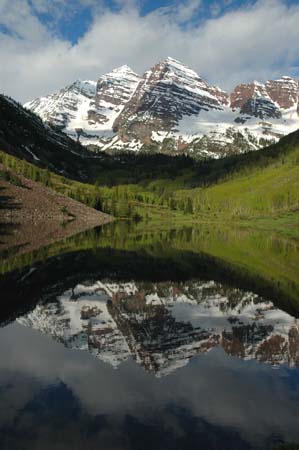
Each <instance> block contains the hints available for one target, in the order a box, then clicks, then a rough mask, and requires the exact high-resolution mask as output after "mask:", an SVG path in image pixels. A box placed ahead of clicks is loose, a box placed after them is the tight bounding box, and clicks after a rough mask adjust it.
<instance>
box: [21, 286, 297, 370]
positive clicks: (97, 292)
mask: <svg viewBox="0 0 299 450" xmlns="http://www.w3.org/2000/svg"><path fill="white" fill-rule="evenodd" d="M18 322H19V323H20V324H22V325H25V326H28V327H32V328H34V329H36V330H39V331H41V332H43V333H46V334H49V335H50V336H52V337H53V338H54V339H55V340H57V341H58V342H62V343H63V344H64V345H65V346H66V347H68V348H71V349H79V350H86V351H89V352H90V353H91V354H92V355H94V356H96V357H97V358H99V359H100V360H102V361H103V362H106V363H109V364H111V365H112V366H113V367H115V368H117V367H118V366H119V365H120V364H121V363H122V362H124V361H126V360H127V359H128V358H129V357H130V356H132V357H133V358H134V360H135V361H136V362H137V363H138V364H141V365H142V366H143V367H144V368H145V369H146V370H147V371H148V372H152V373H154V374H155V375H156V376H164V375H167V374H169V373H171V372H173V371H175V370H176V369H178V368H180V367H183V366H185V365H186V364H187V363H188V361H189V360H190V358H192V357H193V356H195V355H200V354H202V353H206V352H208V351H210V350H211V349H212V348H214V347H216V346H217V345H220V346H222V348H223V349H224V350H225V352H226V353H227V354H229V355H231V356H237V357H239V358H242V359H256V360H258V361H261V362H264V363H269V364H272V365H273V366H276V365H279V364H288V365H289V366H291V367H298V366H299V327H298V322H297V320H296V319H294V318H293V317H292V316H290V315H289V314H287V313H285V312H283V311H281V310H279V309H277V308H275V307H274V305H273V303H271V302H270V301H265V300H263V299H262V298H261V297H259V296H257V295H256V294H253V293H250V292H246V291H242V290H240V289H236V288H230V287H228V286H225V285H222V284H220V283H216V282H214V281H209V282H202V281H189V282H185V283H183V282H181V283H174V282H163V283H149V282H146V283H145V282H144V283H143V282H133V281H132V282H130V283H129V282H127V283H115V282H111V281H97V282H95V283H92V284H89V283H82V284H78V285H76V286H74V287H73V288H71V289H68V290H67V291H65V292H63V293H62V294H61V295H59V296H58V297H57V299H56V300H55V301H53V302H50V303H46V304H41V305H37V306H36V308H35V309H34V310H33V311H32V312H30V313H29V314H27V315H26V316H24V317H21V318H19V319H18Z"/></svg>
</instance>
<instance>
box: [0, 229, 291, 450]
mask: <svg viewBox="0 0 299 450" xmlns="http://www.w3.org/2000/svg"><path fill="white" fill-rule="evenodd" d="M6 256H7V255H6ZM0 292H1V294H0V295H1V310H0V355H1V357H0V443H1V444H0V448H1V450H26V449H30V450H35V449H36V450H37V449H41V448H42V449H43V450H48V449H49V450H50V449H51V450H53V449H55V450H56V449H57V450H58V449H59V450H62V449H74V450H77V449H80V450H81V449H88V450H93V449H97V450H99V449H103V450H112V449H113V450H116V449H117V450H120V449H124V450H131V449H132V450H143V449H144V450H147V449H148V450H152V449H155V450H158V449H163V450H168V449H169V450H170V449H173V450H176V449H180V450H183V449H186V450H189V449H190V450H191V449H192V450H196V449H202V450H212V449H213V450H243V449H244V450H247V449H248V450H249V449H251V450H272V449H275V448H279V447H280V446H281V445H282V444H284V443H297V444H298V443H299V414H298V411H299V321H298V319H297V318H298V316H299V243H298V242H294V241H290V240H288V239H286V238H281V237H277V236H275V235H271V233H270V234H269V233H263V232H260V231H252V230H248V229H245V228H242V229H232V228H231V227H225V226H223V227H221V228H217V227H212V226H209V227H208V226H198V227H193V228H192V227H181V228H180V229H170V228H167V227H164V228H161V227H158V226H157V227H154V228H151V227H148V230H146V226H144V225H142V224H137V225H133V224H128V223H125V222H124V223H112V224H109V225H106V226H104V227H102V228H99V229H95V230H91V231H89V232H85V233H81V234H80V235H77V236H74V237H72V238H69V239H67V240H65V241H61V242H59V243H56V244H53V245H51V246H49V247H47V248H44V249H41V250H40V251H36V252H33V253H30V254H23V255H19V256H18V255H17V254H16V255H14V254H13V252H12V254H11V255H10V257H9V258H6V259H5V260H4V259H2V261H1V276H0Z"/></svg>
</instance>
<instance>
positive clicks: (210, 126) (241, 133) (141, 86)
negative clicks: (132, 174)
mask: <svg viewBox="0 0 299 450" xmlns="http://www.w3.org/2000/svg"><path fill="white" fill-rule="evenodd" d="M25 106H26V107H27V108H29V109H32V110H33V111H34V112H36V113H37V114H39V115H40V116H41V118H42V119H43V120H44V121H46V122H51V123H53V124H55V125H58V126H59V127H61V128H63V129H64V130H65V131H66V132H67V133H68V134H69V135H70V136H71V137H73V138H75V139H77V132H76V130H77V129H78V128H79V129H81V130H82V131H81V133H80V135H81V138H80V139H81V141H82V143H83V144H85V145H89V144H94V145H96V146H97V148H98V149H102V150H109V151H117V150H118V149H121V150H123V149H124V148H125V149H131V150H135V151H138V150H140V149H142V148H143V147H147V146H150V147H151V150H152V151H153V150H156V151H160V152H166V153H171V154H180V153H188V154H190V155H192V156H194V157H215V158H217V157H221V156H226V155H228V154H231V153H241V152H245V151H249V150H255V149H258V148H261V147H262V146H265V145H267V144H270V143H273V142H274V141H276V140H278V139H279V138H280V137H282V136H283V135H285V134H288V133H290V132H292V131H295V130H296V129H297V128H299V104H298V81H297V80H295V79H293V78H292V77H289V76H287V75H284V76H282V77H281V78H279V79H277V80H269V81H267V82H266V83H261V82H259V81H256V80H255V81H253V82H252V83H241V84H239V85H237V86H236V87H235V88H234V89H233V90H232V92H231V93H227V92H225V91H224V90H223V89H221V88H220V87H218V86H213V85H210V84H209V83H208V82H207V81H206V80H205V79H203V78H202V77H201V76H199V75H198V74H197V73H196V72H195V71H194V70H193V69H191V68H189V67H188V66H186V65H185V64H183V63H182V62H180V61H178V60H176V59H174V58H172V57H170V56H168V57H167V58H165V59H163V60H162V61H160V62H159V63H158V64H156V65H154V66H153V67H152V68H151V69H149V70H148V71H147V72H145V73H144V75H143V76H139V75H138V74H136V73H135V72H134V71H133V70H132V69H131V68H130V67H128V66H127V65H123V66H121V67H119V68H117V69H114V70H112V71H111V72H109V73H107V74H105V75H103V76H101V77H100V78H99V79H98V81H97V82H95V81H80V80H77V81H76V82H74V83H73V84H72V85H70V86H67V87H66V88H64V89H61V90H60V91H59V92H57V93H54V94H52V95H48V96H46V97H40V98H38V99H36V100H33V101H32V102H29V103H27V104H26V105H25Z"/></svg>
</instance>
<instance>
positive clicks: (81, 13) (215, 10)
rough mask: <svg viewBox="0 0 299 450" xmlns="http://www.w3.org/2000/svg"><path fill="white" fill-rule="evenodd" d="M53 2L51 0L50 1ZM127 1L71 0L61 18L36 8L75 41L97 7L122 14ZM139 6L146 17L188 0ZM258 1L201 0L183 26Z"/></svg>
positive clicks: (148, 0)
mask: <svg viewBox="0 0 299 450" xmlns="http://www.w3.org/2000/svg"><path fill="white" fill-rule="evenodd" d="M47 1H48V3H49V4H50V3H51V1H52V0H47ZM30 3H31V5H32V6H33V7H34V0H33V1H32V0H30ZM124 3H125V2H122V1H117V0H115V1H113V0H103V1H97V0H95V1H93V0H91V1H87V2H84V0H83V1H82V2H80V1H76V0H73V1H70V2H69V4H68V5H67V6H66V7H65V9H64V14H63V12H61V11H60V14H59V17H57V11H55V8H53V10H52V11H51V8H49V9H50V11H47V12H41V13H39V12H38V11H36V15H37V17H38V18H39V19H40V21H41V22H42V23H43V24H45V25H46V26H47V27H49V28H50V29H52V30H55V32H56V33H59V34H60V36H61V37H63V38H64V39H67V40H69V41H70V42H71V43H72V44H75V43H77V42H78V39H80V38H81V37H82V36H84V34H85V33H86V32H87V30H88V28H89V27H90V25H91V24H92V21H93V17H94V14H95V13H96V12H97V7H98V6H99V5H100V6H101V7H102V8H107V9H110V10H111V11H113V12H115V13H119V12H120V11H121V10H122V8H123V5H124ZM134 3H135V5H136V6H137V8H138V10H139V13H140V15H141V16H146V15H147V14H150V13H152V12H154V11H155V10H159V9H164V8H167V9H169V8H170V9H171V8H173V6H174V4H175V3H177V4H181V5H182V4H187V3H188V2H187V1H177V2H176V1H173V0H139V1H136V2H134ZM255 3H256V1H255V0H218V1H217V0H214V1H213V0H202V1H200V2H198V4H199V6H198V8H197V9H196V10H194V14H193V15H192V17H191V18H188V20H187V21H186V22H185V23H182V24H181V26H182V27H186V26H196V25H198V24H199V23H202V22H204V21H206V20H209V19H215V18H217V17H219V16H221V15H224V14H227V13H228V12H231V11H235V10H238V9H240V8H248V7H250V6H251V5H254V4H255ZM284 3H285V4H287V5H292V4H294V5H296V4H298V3H299V0H285V2H284Z"/></svg>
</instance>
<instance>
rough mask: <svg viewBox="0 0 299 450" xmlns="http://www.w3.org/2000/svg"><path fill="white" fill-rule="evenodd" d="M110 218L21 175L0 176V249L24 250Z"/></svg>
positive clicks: (34, 247) (32, 248)
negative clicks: (10, 177) (3, 177)
mask: <svg viewBox="0 0 299 450" xmlns="http://www.w3.org/2000/svg"><path fill="white" fill-rule="evenodd" d="M3 170H4V168H3V167H2V166H1V165H0V173H1V171H3ZM111 220H112V217H111V216H109V215H107V214H104V213H102V212H99V211H96V210H95V209H93V208H89V207H87V206H85V205H83V204H82V203H79V202H77V201H75V200H73V199H71V198H69V197H65V196H64V195H61V194H58V193H57V192H54V191H52V190H51V189H49V188H47V187H45V186H43V185H41V184H40V183H36V182H34V181H31V180H28V179H26V178H24V177H23V176H20V175H14V177H13V183H12V182H11V181H9V180H5V179H0V253H1V251H4V250H7V249H10V251H12V250H13V251H14V252H15V253H18V254H19V253H26V252H29V251H32V250H35V249H37V248H39V247H41V246H44V245H48V244H50V243H52V242H55V241H56V240H59V239H63V238H66V237H68V236H71V235H72V234H75V233H78V232H81V231H83V230H86V229H88V228H91V227H96V226H99V225H102V224H104V223H107V222H110V221H111Z"/></svg>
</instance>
